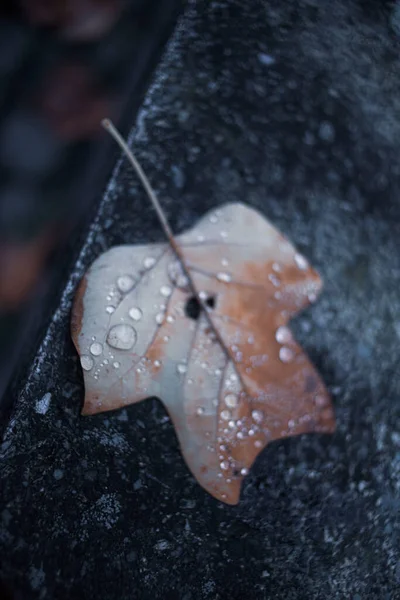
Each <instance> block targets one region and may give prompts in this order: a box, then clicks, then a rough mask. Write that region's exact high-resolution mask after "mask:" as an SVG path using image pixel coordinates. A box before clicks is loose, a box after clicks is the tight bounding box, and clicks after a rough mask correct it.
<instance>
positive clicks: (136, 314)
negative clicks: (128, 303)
mask: <svg viewBox="0 0 400 600" xmlns="http://www.w3.org/2000/svg"><path fill="white" fill-rule="evenodd" d="M128 314H129V316H130V318H131V319H133V320H134V321H140V319H141V318H142V316H143V313H142V311H141V310H140V308H137V307H136V306H134V307H133V308H131V309H130V311H129V313H128Z"/></svg>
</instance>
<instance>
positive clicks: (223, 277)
mask: <svg viewBox="0 0 400 600" xmlns="http://www.w3.org/2000/svg"><path fill="white" fill-rule="evenodd" d="M217 279H218V281H223V282H224V283H229V282H230V281H232V277H231V275H229V273H217Z"/></svg>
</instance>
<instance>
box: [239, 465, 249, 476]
mask: <svg viewBox="0 0 400 600" xmlns="http://www.w3.org/2000/svg"><path fill="white" fill-rule="evenodd" d="M240 474H241V475H243V476H244V475H248V474H249V470H248V469H246V467H243V469H241V470H240Z"/></svg>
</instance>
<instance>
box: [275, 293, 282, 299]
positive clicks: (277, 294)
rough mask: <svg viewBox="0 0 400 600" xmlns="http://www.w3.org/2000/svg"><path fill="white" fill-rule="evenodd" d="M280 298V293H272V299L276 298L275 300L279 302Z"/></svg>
mask: <svg viewBox="0 0 400 600" xmlns="http://www.w3.org/2000/svg"><path fill="white" fill-rule="evenodd" d="M281 296H282V294H281V292H275V293H274V298H276V300H279V298H281Z"/></svg>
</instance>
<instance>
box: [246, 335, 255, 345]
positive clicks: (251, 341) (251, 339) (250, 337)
mask: <svg viewBox="0 0 400 600" xmlns="http://www.w3.org/2000/svg"><path fill="white" fill-rule="evenodd" d="M247 343H248V344H254V336H253V335H250V336H249V337H248V338H247Z"/></svg>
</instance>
